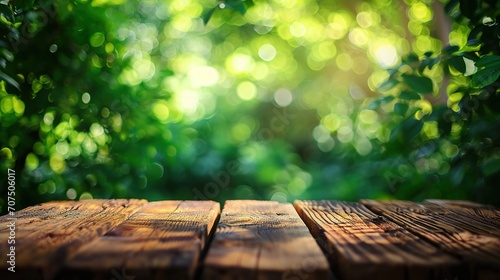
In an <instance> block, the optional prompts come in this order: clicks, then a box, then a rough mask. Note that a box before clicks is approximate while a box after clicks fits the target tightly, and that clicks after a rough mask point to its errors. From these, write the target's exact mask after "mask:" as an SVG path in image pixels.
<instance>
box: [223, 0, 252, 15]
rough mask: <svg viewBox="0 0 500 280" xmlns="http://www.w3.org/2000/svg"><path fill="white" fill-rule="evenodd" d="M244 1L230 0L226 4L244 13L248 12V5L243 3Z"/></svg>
mask: <svg viewBox="0 0 500 280" xmlns="http://www.w3.org/2000/svg"><path fill="white" fill-rule="evenodd" d="M243 2H244V1H242V0H228V1H227V2H226V5H227V6H228V8H230V9H232V10H235V11H237V12H239V13H240V14H242V15H244V14H245V13H246V12H247V7H246V6H245V4H244V3H243Z"/></svg>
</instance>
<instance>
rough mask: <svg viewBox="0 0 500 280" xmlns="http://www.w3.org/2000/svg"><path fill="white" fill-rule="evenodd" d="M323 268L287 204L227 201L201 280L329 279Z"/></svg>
mask: <svg viewBox="0 0 500 280" xmlns="http://www.w3.org/2000/svg"><path fill="white" fill-rule="evenodd" d="M328 270H329V268H328V263H327V260H326V258H325V256H324V255H323V254H322V252H321V249H320V248H319V246H318V244H317V243H316V242H315V240H314V239H313V238H312V236H311V235H310V233H309V231H308V229H307V227H306V226H305V224H304V223H303V222H302V220H301V219H300V218H299V216H298V215H297V213H296V212H295V210H294V208H293V206H292V205H291V204H289V203H278V202H273V201H248V200H246V201H237V200H235V201H227V202H226V204H225V206H224V209H223V210H222V214H221V218H220V222H219V224H218V226H217V231H216V233H215V236H214V240H213V241H212V244H211V246H210V250H209V251H208V255H207V257H206V260H205V266H204V278H205V279H259V280H260V279H290V280H291V279H311V280H312V279H328V275H329V271H328Z"/></svg>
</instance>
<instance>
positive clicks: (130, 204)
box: [0, 199, 146, 279]
mask: <svg viewBox="0 0 500 280" xmlns="http://www.w3.org/2000/svg"><path fill="white" fill-rule="evenodd" d="M144 204H146V201H145V200H136V199H132V200H125V199H117V200H82V201H58V202H49V203H44V204H40V205H35V206H31V207H28V208H25V209H23V210H21V211H18V212H17V213H16V218H17V220H16V244H15V246H16V273H10V272H8V271H7V266H6V265H7V262H6V261H7V256H6V254H3V252H6V251H7V242H3V241H4V240H6V238H7V237H8V235H9V230H8V228H7V225H8V223H9V222H10V221H9V220H8V218H9V217H7V216H2V217H0V240H2V242H0V251H1V252H2V254H1V255H0V278H1V279H7V278H5V277H9V278H8V279H51V278H53V277H54V276H55V274H56V273H57V272H58V271H59V270H60V269H61V267H62V263H63V261H64V259H66V258H67V257H69V256H71V255H72V254H73V253H74V252H75V251H76V250H77V249H78V248H80V247H81V246H83V245H85V244H87V243H88V242H91V241H92V240H93V239H95V238H97V237H99V236H102V235H104V234H105V233H106V232H108V231H109V230H111V229H112V228H114V227H116V226H117V225H119V224H120V223H122V222H123V221H124V220H126V219H127V218H128V217H129V216H130V215H132V214H133V213H134V212H135V211H137V210H138V209H139V208H140V207H142V206H143V205H144ZM5 273H9V274H5ZM28 277H29V278H28Z"/></svg>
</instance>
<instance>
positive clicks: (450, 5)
mask: <svg viewBox="0 0 500 280" xmlns="http://www.w3.org/2000/svg"><path fill="white" fill-rule="evenodd" d="M457 4H458V0H450V1H448V3H446V5H445V6H444V11H445V12H446V14H448V15H449V14H451V12H452V11H453V9H455V7H456V6H457Z"/></svg>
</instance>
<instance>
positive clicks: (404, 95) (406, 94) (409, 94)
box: [398, 90, 420, 100]
mask: <svg viewBox="0 0 500 280" xmlns="http://www.w3.org/2000/svg"><path fill="white" fill-rule="evenodd" d="M398 97H399V99H404V100H420V94H418V93H416V92H414V91H411V90H405V91H402V92H401V93H400V94H399V96H398Z"/></svg>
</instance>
